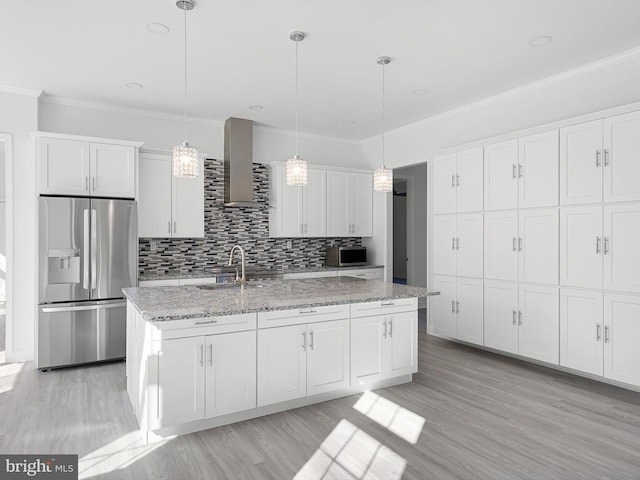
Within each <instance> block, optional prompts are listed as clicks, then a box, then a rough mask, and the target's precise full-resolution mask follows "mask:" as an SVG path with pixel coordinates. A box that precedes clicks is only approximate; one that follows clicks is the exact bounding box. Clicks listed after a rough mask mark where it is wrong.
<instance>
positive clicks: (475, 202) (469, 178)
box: [456, 147, 484, 212]
mask: <svg viewBox="0 0 640 480" xmlns="http://www.w3.org/2000/svg"><path fill="white" fill-rule="evenodd" d="M483 156H484V152H483V149H482V147H478V148H472V149H470V150H465V151H463V152H458V154H457V160H458V162H457V165H458V173H457V177H456V196H457V201H456V205H457V210H458V212H478V211H482V202H483V200H484V198H483V195H482V187H483V183H484V182H483V174H484V167H483V161H482V160H483Z"/></svg>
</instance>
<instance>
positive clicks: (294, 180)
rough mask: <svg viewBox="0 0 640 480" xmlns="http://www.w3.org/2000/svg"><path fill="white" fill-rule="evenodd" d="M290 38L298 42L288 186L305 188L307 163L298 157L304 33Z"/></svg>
mask: <svg viewBox="0 0 640 480" xmlns="http://www.w3.org/2000/svg"><path fill="white" fill-rule="evenodd" d="M289 38H290V39H291V40H293V41H294V42H296V154H295V155H294V156H293V158H290V159H289V160H287V185H289V186H297V187H304V186H306V185H307V161H306V160H303V159H301V158H300V157H299V156H298V43H300V42H301V41H302V40H304V33H302V32H291V33H290V34H289Z"/></svg>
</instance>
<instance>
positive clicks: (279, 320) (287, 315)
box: [258, 305, 349, 328]
mask: <svg viewBox="0 0 640 480" xmlns="http://www.w3.org/2000/svg"><path fill="white" fill-rule="evenodd" d="M343 318H349V305H327V306H322V307H309V308H299V309H293V310H275V311H272V312H259V313H258V328H270V327H284V326H286V325H296V324H299V323H311V322H326V321H329V320H341V319H343Z"/></svg>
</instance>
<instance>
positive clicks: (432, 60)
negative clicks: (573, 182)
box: [0, 0, 640, 140]
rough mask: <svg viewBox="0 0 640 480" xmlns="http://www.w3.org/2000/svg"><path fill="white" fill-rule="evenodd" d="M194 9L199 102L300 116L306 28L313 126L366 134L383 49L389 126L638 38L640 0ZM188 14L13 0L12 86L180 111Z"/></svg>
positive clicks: (0, 46) (69, 0)
mask: <svg viewBox="0 0 640 480" xmlns="http://www.w3.org/2000/svg"><path fill="white" fill-rule="evenodd" d="M187 15H188V34H189V38H188V42H189V43H188V59H189V74H188V78H189V115H190V116H194V117H202V118H208V119H216V120H224V119H225V118H227V117H229V116H236V117H243V118H250V119H253V120H255V121H257V122H259V123H261V124H264V125H267V126H272V127H276V128H281V129H285V130H292V129H293V128H294V125H295V124H294V92H295V90H294V87H295V44H294V42H292V41H291V40H289V32H290V31H292V30H302V31H303V32H305V33H306V34H307V38H306V39H305V40H304V41H303V42H302V43H301V44H300V45H299V62H300V63H299V65H300V67H299V71H300V131H303V132H308V133H316V134H321V135H328V136H332V137H340V138H345V139H352V140H359V139H362V138H366V137H370V136H373V135H376V134H379V133H380V132H381V131H382V120H381V88H382V86H381V73H382V72H381V69H382V67H380V66H379V65H377V64H376V58H377V57H378V56H380V55H388V56H390V57H391V58H392V62H391V64H390V65H388V66H387V67H386V130H389V129H392V128H397V127H400V126H402V125H406V124H408V123H411V122H414V121H416V120H419V119H422V118H425V117H429V116H432V115H434V114H437V113H440V112H444V111H447V110H450V109H452V108H455V107H458V106H461V105H464V104H467V103H470V102H473V101H475V100H479V99H482V98H485V97H488V96H491V95H495V94H497V93H500V92H503V91H506V90H509V89H511V88H514V87H517V86H520V85H524V84H526V83H529V82H532V81H536V80H539V79H542V78H545V77H548V76H551V75H554V74H557V73H560V72H563V71H565V70H568V69H571V68H574V67H577V66H580V65H583V64H586V63H589V62H592V61H595V60H598V59H601V58H604V57H607V56H610V55H613V54H616V53H618V52H621V51H624V50H628V49H630V48H633V47H636V46H638V45H640V28H638V19H639V18H640V1H638V0H608V1H603V0H395V1H389V0H322V1H320V0H315V1H314V0H270V1H265V0H216V1H213V0H196V8H195V9H194V10H193V11H191V12H189V13H188V14H187ZM151 22H158V23H161V24H164V25H166V26H168V27H169V29H170V33H169V34H167V35H157V34H152V33H150V32H149V31H148V30H147V28H146V25H147V24H149V23H151ZM182 22H183V13H182V11H181V10H179V9H178V8H177V7H176V6H175V2H174V1H173V0H130V1H128V2H127V1H122V0H56V1H51V0H29V1H22V2H19V1H18V2H16V1H14V2H8V1H5V2H3V4H2V7H0V59H1V61H2V62H3V63H2V66H1V68H0V84H7V85H13V86H21V87H29V88H38V89H44V90H45V92H46V93H47V94H48V95H52V96H60V97H68V98H73V99H77V100H84V101H90V102H100V103H107V104H112V105H123V106H128V107H136V108H143V109H149V110H154V111H160V112H165V113H176V114H180V113H181V112H182V91H183V90H182V89H183V70H182V69H183V64H182V62H183V48H184V46H183V23H182ZM541 35H551V36H553V42H552V43H550V44H549V45H547V46H544V47H531V46H530V45H529V42H530V41H531V40H532V39H533V38H535V37H538V36H541ZM129 82H136V83H139V84H141V85H143V88H141V89H137V90H136V89H131V88H127V87H125V84H127V83H129ZM424 89H426V90H428V93H427V94H426V95H416V94H414V92H415V91H416V90H424ZM256 104H257V105H262V106H263V107H264V108H263V109H262V110H259V111H258V110H251V109H249V108H248V107H249V105H256ZM345 122H355V123H353V124H345Z"/></svg>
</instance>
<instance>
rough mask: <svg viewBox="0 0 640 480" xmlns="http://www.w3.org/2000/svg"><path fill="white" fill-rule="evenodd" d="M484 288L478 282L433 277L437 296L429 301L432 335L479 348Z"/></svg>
mask: <svg viewBox="0 0 640 480" xmlns="http://www.w3.org/2000/svg"><path fill="white" fill-rule="evenodd" d="M483 286H484V285H483V280H482V279H480V278H464V277H457V278H456V277H447V276H444V275H435V276H434V282H433V289H434V290H436V291H439V292H440V295H438V296H435V297H432V298H431V300H430V301H431V302H432V309H431V318H432V321H433V333H435V334H436V335H440V336H443V337H450V338H457V339H459V340H463V341H465V342H469V343H475V344H477V345H482V344H483V336H484V324H483V317H484V315H483V308H482V304H483Z"/></svg>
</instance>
